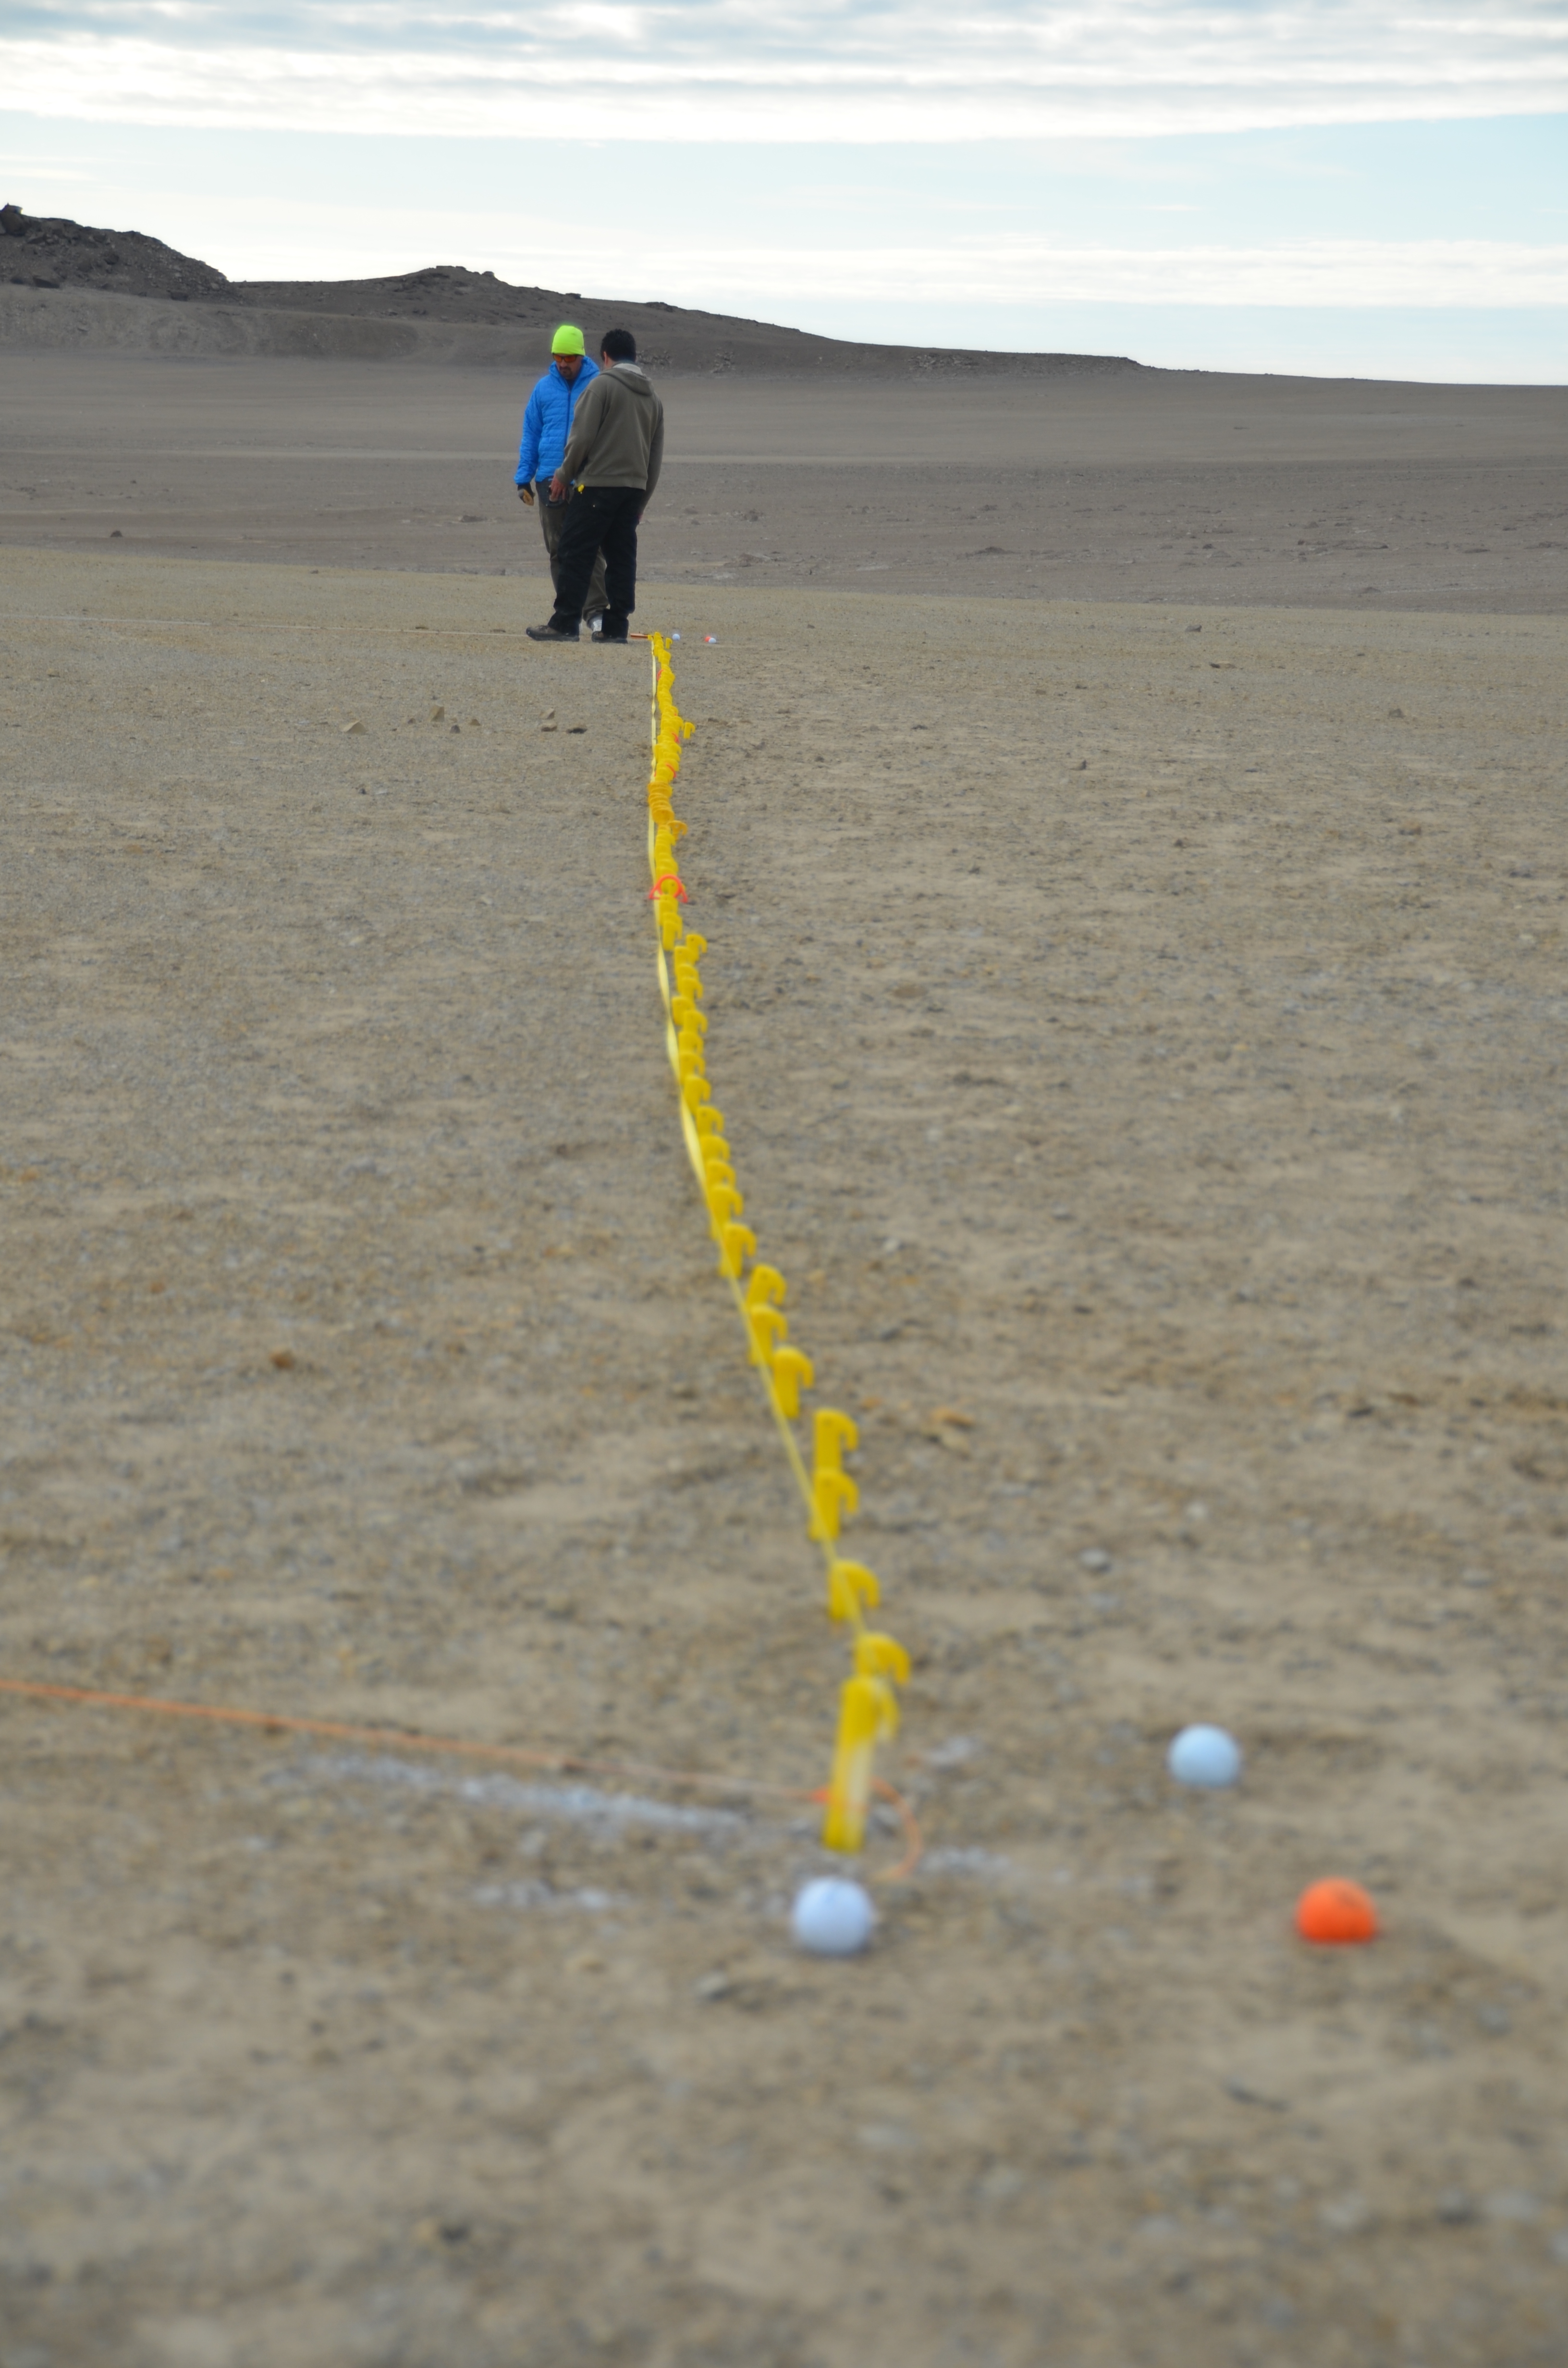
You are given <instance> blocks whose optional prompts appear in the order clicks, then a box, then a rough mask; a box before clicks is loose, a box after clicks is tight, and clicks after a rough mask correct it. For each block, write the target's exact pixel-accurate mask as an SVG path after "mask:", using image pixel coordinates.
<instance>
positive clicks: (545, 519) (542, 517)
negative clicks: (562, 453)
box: [534, 477, 605, 624]
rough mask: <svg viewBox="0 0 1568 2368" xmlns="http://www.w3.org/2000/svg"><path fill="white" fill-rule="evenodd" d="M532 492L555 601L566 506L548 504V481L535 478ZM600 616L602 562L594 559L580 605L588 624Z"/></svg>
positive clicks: (603, 581) (602, 613)
mask: <svg viewBox="0 0 1568 2368" xmlns="http://www.w3.org/2000/svg"><path fill="white" fill-rule="evenodd" d="M534 491H535V493H536V494H537V495H538V496H539V522H540V526H541V527H542V528H543V529H544V548H545V552H546V555H547V556H548V558H549V561H550V580H551V583H552V584H553V585H554V586H555V590H556V595H557V597H558V598H559V596H560V592H561V557H560V553H561V529H562V527H563V526H564V525H565V523H566V504H565V503H564V502H552V501H551V498H550V479H549V478H548V477H540V478H539V479H538V480H537V482H536V484H535V485H534ZM604 612H605V564H604V561H603V560H602V559H597V560H596V561H595V562H594V573H593V578H592V581H591V582H590V583H589V586H588V597H587V599H586V600H585V603H584V607H583V613H584V615H585V617H586V618H587V620H588V621H589V623H590V624H591V623H592V622H593V620H594V619H595V618H596V617H602V616H603V615H604Z"/></svg>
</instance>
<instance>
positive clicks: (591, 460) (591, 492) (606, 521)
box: [528, 329, 665, 643]
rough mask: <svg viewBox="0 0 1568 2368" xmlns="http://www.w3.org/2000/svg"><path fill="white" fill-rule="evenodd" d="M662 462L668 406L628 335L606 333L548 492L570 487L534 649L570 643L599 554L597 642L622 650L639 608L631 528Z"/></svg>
mask: <svg viewBox="0 0 1568 2368" xmlns="http://www.w3.org/2000/svg"><path fill="white" fill-rule="evenodd" d="M664 457H665V406H664V404H662V403H661V402H660V401H659V398H658V396H657V395H656V394H655V393H653V388H652V386H651V385H650V384H649V382H648V381H647V379H646V378H645V377H644V376H643V374H642V371H641V370H639V369H638V367H637V346H636V341H635V339H634V338H633V337H632V335H631V331H630V329H608V330H607V331H606V332H605V336H604V340H603V343H602V345H601V347H600V349H599V375H598V377H597V379H595V381H594V382H593V384H592V386H590V387H589V388H588V390H587V392H586V393H585V394H584V395H583V396H582V397H581V398H580V399H579V401H578V404H577V407H576V410H575V411H574V414H573V418H572V432H571V435H570V436H569V437H568V438H567V441H566V450H565V453H564V455H563V457H562V462H561V466H560V468H559V469H558V470H557V471H556V472H555V474H554V476H553V477H552V478H551V484H550V491H551V497H552V498H553V499H556V500H559V499H560V498H561V496H562V495H563V494H564V493H565V491H566V489H567V487H568V486H570V487H571V489H572V493H571V499H570V501H569V502H568V504H567V508H566V518H565V523H564V524H563V526H562V529H561V542H560V546H559V550H558V552H557V566H558V570H559V572H558V574H557V575H556V578H555V612H554V614H553V616H552V617H551V620H550V622H549V624H548V625H530V626H529V627H528V639H529V640H530V641H533V642H574V641H575V640H576V639H577V637H578V629H579V627H580V626H581V624H582V621H583V604H584V601H585V598H587V592H588V585H589V582H590V580H591V578H592V575H593V572H594V561H595V559H596V558H597V556H598V554H599V552H601V551H602V552H603V553H604V563H605V598H606V600H607V603H608V605H607V607H606V609H605V617H604V629H603V631H602V632H601V633H600V634H599V635H598V636H597V638H598V640H599V641H600V642H601V643H605V642H609V643H624V642H625V641H626V639H627V637H628V635H627V628H628V623H629V620H630V619H631V611H632V609H634V608H635V607H636V605H637V529H638V526H639V523H640V522H641V520H642V513H643V511H644V510H645V509H646V508H647V507H648V503H649V501H650V500H651V498H652V496H653V488H654V486H655V485H656V484H658V482H659V471H660V468H661V466H662V465H663V461H664Z"/></svg>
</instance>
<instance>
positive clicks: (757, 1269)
mask: <svg viewBox="0 0 1568 2368" xmlns="http://www.w3.org/2000/svg"><path fill="white" fill-rule="evenodd" d="M789 1296H790V1286H789V1284H788V1283H787V1282H786V1281H785V1280H784V1278H783V1276H782V1275H781V1274H780V1273H779V1271H778V1268H777V1267H776V1266H754V1267H753V1269H752V1270H751V1272H750V1274H749V1275H748V1276H747V1277H746V1305H747V1306H748V1307H767V1306H768V1305H769V1304H771V1305H773V1306H776V1307H782V1306H783V1304H784V1302H785V1301H786V1300H787V1299H788V1298H789Z"/></svg>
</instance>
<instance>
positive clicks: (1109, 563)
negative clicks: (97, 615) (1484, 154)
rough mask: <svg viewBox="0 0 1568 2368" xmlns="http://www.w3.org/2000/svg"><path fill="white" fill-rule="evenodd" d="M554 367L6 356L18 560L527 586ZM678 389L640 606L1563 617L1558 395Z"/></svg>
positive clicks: (1423, 390)
mask: <svg viewBox="0 0 1568 2368" xmlns="http://www.w3.org/2000/svg"><path fill="white" fill-rule="evenodd" d="M105 301H107V300H105ZM125 301H126V302H131V300H130V299H127V300H125ZM540 366H541V364H540V361H539V360H537V359H535V360H532V361H530V363H529V365H528V368H527V370H520V371H519V370H506V371H502V370H456V369H454V370H437V369H434V368H429V369H426V368H422V367H418V366H413V365H410V366H408V367H405V368H398V367H392V366H386V365H373V364H369V363H366V364H362V365H358V366H355V365H351V364H347V363H344V364H324V363H319V362H317V363H312V362H293V361H286V360H267V361H260V362H249V363H230V362H221V361H160V360H150V359H144V358H137V357H134V356H126V355H123V354H117V353H112V352H96V353H77V354H69V355H61V354H47V353H28V352H23V351H17V350H13V349H7V348H0V401H3V403H4V405H5V411H6V454H5V458H4V461H3V462H0V543H7V542H8V543H21V544H25V545H28V546H29V547H38V546H40V545H41V546H53V547H55V548H63V549H74V550H81V549H84V548H92V549H103V550H106V551H107V550H108V548H109V541H110V538H111V537H112V536H115V535H118V536H119V538H120V541H119V542H116V543H115V544H114V546H113V547H114V549H115V551H116V552H119V551H120V549H121V547H122V545H123V546H126V547H129V549H130V550H131V551H132V552H136V551H140V552H147V551H153V552H162V553H167V554H170V555H174V554H188V555H201V556H205V557H210V558H233V559H241V558H244V559H275V560H283V561H293V562H298V563H301V564H305V565H321V566H328V565H342V564H345V563H347V564H351V565H354V566H361V567H392V568H398V569H406V568H408V567H411V566H413V567H419V568H430V569H435V570H438V571H442V572H449V571H456V570H460V571H465V572H467V571H472V572H473V573H476V574H482V575H485V574H489V575H494V574H500V573H502V572H510V573H516V572H517V571H518V570H521V571H522V572H523V573H524V574H525V575H533V574H534V573H535V571H536V570H537V569H538V567H539V564H540V552H539V528H538V525H537V522H536V521H535V519H534V518H531V517H529V516H528V514H527V513H526V512H524V510H523V509H522V507H521V506H520V505H519V503H518V502H517V496H516V494H515V491H514V489H513V485H512V482H511V481H512V472H513V470H514V468H515V466H516V463H517V425H518V419H519V416H520V414H521V410H522V405H523V401H524V398H525V396H526V393H527V391H528V387H529V386H530V385H531V384H532V382H533V379H534V377H535V376H536V375H537V371H538V369H539V368H540ZM661 384H662V385H663V387H664V391H665V400H666V404H667V406H668V415H669V464H668V467H667V470H666V473H665V480H664V483H663V484H662V485H661V487H660V489H659V493H658V495H657V497H656V499H655V501H654V503H653V507H652V509H651V510H650V512H649V515H648V520H647V525H646V529H645V530H644V535H643V554H642V556H643V569H644V575H645V576H646V577H647V579H648V580H649V581H650V582H662V583H665V584H669V585H689V586H697V585H720V584H726V583H744V584H748V585H764V586H768V587H770V588H771V587H773V586H828V587H831V588H834V589H844V590H848V591H884V592H886V591H891V592H919V593H940V594H945V595H957V596H961V597H963V598H998V597H1000V598H1049V599H1062V598H1066V599H1106V600H1138V601H1155V602H1160V603H1168V604H1174V605H1177V606H1183V607H1207V606H1211V605H1214V604H1220V605H1223V606H1227V607H1232V608H1237V607H1251V606H1253V605H1255V604H1258V603H1264V604H1267V605H1269V606H1281V605H1285V606H1291V607H1317V606H1326V607H1333V608H1356V609H1367V610H1369V611H1374V612H1375V611H1387V610H1395V609H1397V610H1407V609H1448V610H1452V611H1456V612H1458V611H1465V610H1469V609H1494V610H1506V611H1511V612H1514V613H1519V614H1524V613H1537V614H1540V613H1549V614H1562V612H1563V610H1564V609H1568V495H1565V493H1564V485H1565V483H1568V478H1565V474H1564V471H1565V465H1568V403H1565V402H1564V399H1563V395H1562V391H1561V390H1560V389H1556V388H1551V387H1514V388H1507V387H1482V388H1451V387H1443V388H1434V387H1410V386H1383V385H1377V384H1370V383H1369V384H1357V383H1354V382H1335V381H1312V380H1304V379H1245V378H1227V377H1222V376H1219V375H1206V374H1199V373H1193V374H1191V375H1184V374H1181V373H1176V372H1169V371H1139V372H1133V373H1131V374H1129V375H1126V376H1123V377H1112V378H1108V379H1104V380H1083V381H1075V380H1071V379H1067V380H1062V381H1028V380H1024V379H1016V380H1008V381H994V382H987V383H985V384H983V385H978V386H972V387H954V386H952V385H950V384H944V383H932V384H929V385H919V384H914V383H910V382H908V381H903V382H898V381H891V380H886V379H881V380H879V379H873V378H867V379H866V380H865V381H863V382H860V383H858V384H857V385H856V386H854V387H853V388H852V389H848V390H845V389H841V388H835V389H832V390H830V391H828V392H826V393H824V391H823V390H821V389H819V388H817V387H814V386H811V385H802V384H801V383H800V381H789V380H781V379H774V380H769V379H765V378H757V377H755V376H754V377H745V376H742V375H739V374H737V375H736V376H734V377H733V378H722V379H711V378H696V379H693V378H682V379H673V378H668V377H664V378H662V379H661ZM995 623H996V620H994V618H993V619H992V620H991V625H990V626H989V627H988V628H987V630H993V629H994V626H995Z"/></svg>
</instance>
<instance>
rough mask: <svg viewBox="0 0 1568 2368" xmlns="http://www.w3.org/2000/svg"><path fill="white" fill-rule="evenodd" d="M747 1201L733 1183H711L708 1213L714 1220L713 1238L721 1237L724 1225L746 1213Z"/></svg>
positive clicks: (718, 1238) (716, 1239)
mask: <svg viewBox="0 0 1568 2368" xmlns="http://www.w3.org/2000/svg"><path fill="white" fill-rule="evenodd" d="M745 1205H746V1204H745V1202H744V1201H743V1200H742V1198H741V1196H740V1194H739V1193H738V1192H737V1191H736V1190H735V1188H734V1186H733V1184H710V1185H709V1187H708V1213H709V1215H710V1217H711V1218H712V1220H713V1238H714V1240H715V1241H718V1240H720V1239H721V1237H722V1233H723V1229H724V1227H725V1226H726V1225H727V1224H729V1223H730V1222H731V1220H732V1219H733V1218H735V1217H739V1216H743V1215H744V1213H745Z"/></svg>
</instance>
